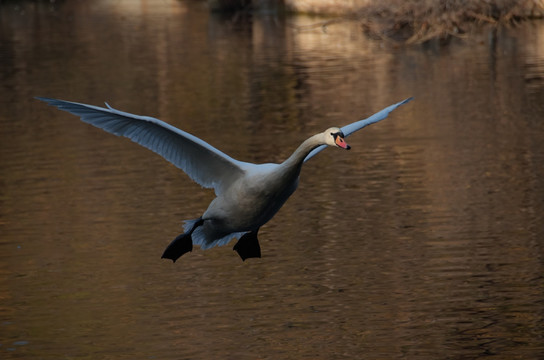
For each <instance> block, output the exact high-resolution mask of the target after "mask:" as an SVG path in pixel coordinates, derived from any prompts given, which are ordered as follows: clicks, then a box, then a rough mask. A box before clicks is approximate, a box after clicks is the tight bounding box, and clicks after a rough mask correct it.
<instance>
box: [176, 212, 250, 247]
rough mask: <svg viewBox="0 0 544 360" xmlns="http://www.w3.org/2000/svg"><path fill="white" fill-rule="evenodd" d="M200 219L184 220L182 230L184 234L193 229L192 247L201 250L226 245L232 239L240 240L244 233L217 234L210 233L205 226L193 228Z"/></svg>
mask: <svg viewBox="0 0 544 360" xmlns="http://www.w3.org/2000/svg"><path fill="white" fill-rule="evenodd" d="M199 220H200V219H193V220H185V222H184V224H183V229H184V230H185V232H187V231H190V230H191V229H193V233H192V236H191V238H192V239H193V245H198V246H200V248H201V249H202V250H206V249H209V248H212V247H214V246H223V245H227V244H228V243H229V242H230V241H231V240H232V239H237V240H238V239H240V237H242V235H244V234H245V233H246V231H242V232H235V233H230V234H226V235H225V234H220V235H219V234H217V233H216V232H214V231H213V230H212V231H210V229H209V228H207V227H206V226H199V227H197V228H194V227H195V224H196V223H197V222H198V221H199Z"/></svg>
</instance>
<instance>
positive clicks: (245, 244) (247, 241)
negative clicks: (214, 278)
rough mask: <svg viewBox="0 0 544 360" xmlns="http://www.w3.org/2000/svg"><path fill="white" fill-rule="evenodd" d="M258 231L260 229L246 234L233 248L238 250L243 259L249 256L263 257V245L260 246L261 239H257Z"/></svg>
mask: <svg viewBox="0 0 544 360" xmlns="http://www.w3.org/2000/svg"><path fill="white" fill-rule="evenodd" d="M258 231H259V229H257V230H256V231H254V232H253V231H251V232H248V233H246V234H244V236H242V237H241V238H240V240H238V242H237V243H236V245H234V248H233V250H236V252H237V253H238V255H240V257H241V258H242V260H243V261H246V259H249V258H260V257H261V247H260V246H259V239H257V232H258Z"/></svg>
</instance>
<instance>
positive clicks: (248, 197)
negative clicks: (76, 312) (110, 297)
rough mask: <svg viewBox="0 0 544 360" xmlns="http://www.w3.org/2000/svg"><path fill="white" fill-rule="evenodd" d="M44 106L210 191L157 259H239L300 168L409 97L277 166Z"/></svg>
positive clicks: (83, 110) (143, 124) (109, 113)
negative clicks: (192, 254)
mask: <svg viewBox="0 0 544 360" xmlns="http://www.w3.org/2000/svg"><path fill="white" fill-rule="evenodd" d="M37 99H39V100H42V101H45V102H46V103H48V104H49V105H53V106H56V107H57V108H59V109H60V110H64V111H67V112H70V113H72V114H74V115H76V116H79V117H80V118H81V120H82V121H84V122H86V123H89V124H91V125H94V126H96V127H98V128H101V129H103V130H105V131H107V132H109V133H112V134H115V135H117V136H124V137H127V138H129V139H131V140H132V141H134V142H136V143H138V144H140V145H142V146H144V147H146V148H148V149H150V150H152V151H154V152H156V153H157V154H159V155H161V156H162V157H164V158H165V159H166V160H168V161H169V162H171V163H172V164H174V165H175V166H176V167H178V168H180V169H181V170H183V171H184V172H185V173H186V174H187V175H188V176H189V177H190V178H191V179H192V180H194V181H195V182H197V183H198V184H200V185H201V186H203V187H205V188H213V189H214V190H215V195H216V197H215V199H213V201H212V202H211V203H210V205H209V206H208V209H207V210H206V211H205V212H204V214H202V216H200V217H199V218H197V219H194V220H187V221H185V224H184V233H183V234H181V235H179V236H178V237H176V238H175V239H174V240H173V241H172V242H171V243H170V245H168V247H167V248H166V250H165V251H164V253H163V255H162V258H166V259H171V260H172V261H174V262H175V261H176V260H177V259H178V258H179V257H180V256H182V255H183V254H185V253H186V252H189V251H192V250H193V245H199V246H200V248H201V249H208V248H211V247H213V246H221V245H225V244H227V243H228V242H229V241H230V240H232V239H233V238H236V239H237V240H238V242H237V243H236V245H234V250H236V252H238V255H239V256H240V257H241V258H242V260H246V259H247V258H252V257H261V249H260V246H259V241H258V239H257V233H258V231H259V228H260V227H261V226H263V225H264V224H266V223H267V222H268V221H269V220H270V219H271V218H272V217H273V216H274V215H275V214H276V213H277V212H278V210H279V209H280V208H281V207H282V205H283V204H284V203H285V201H287V199H288V198H289V196H291V194H293V192H294V191H295V190H296V188H297V185H298V181H299V175H300V170H301V168H302V164H303V163H305V162H306V161H308V160H309V159H310V158H312V157H313V156H314V155H316V154H317V153H318V152H320V151H322V150H323V149H325V148H326V147H327V146H333V147H337V148H341V149H346V150H349V149H350V146H349V145H348V144H347V143H346V141H345V140H344V138H346V137H348V136H349V135H351V134H352V133H354V132H355V131H357V130H360V129H362V128H363V127H365V126H367V125H370V124H373V123H375V122H378V121H380V120H383V119H385V118H386V117H387V116H388V115H389V113H390V112H391V111H393V110H395V109H396V108H397V107H398V106H400V105H402V104H405V103H407V102H408V101H410V100H412V98H408V99H406V100H403V101H401V102H398V103H396V104H393V105H391V106H389V107H387V108H385V109H383V110H381V111H380V112H378V113H376V114H374V115H372V116H371V117H369V118H367V119H364V120H360V121H356V122H354V123H351V124H349V125H346V126H344V127H341V128H337V127H331V128H329V129H327V130H325V131H324V132H322V133H319V134H316V135H314V136H311V137H310V138H308V139H307V140H305V141H304V142H303V143H302V144H301V145H300V146H299V147H298V148H297V149H296V150H295V152H293V154H292V155H291V156H289V158H287V159H286V160H285V161H284V162H282V163H281V164H253V163H248V162H243V161H238V160H236V159H233V158H231V157H230V156H228V155H227V154H225V153H223V152H222V151H220V150H218V149H216V148H214V147H213V146H211V145H209V144H208V143H206V142H205V141H203V140H201V139H199V138H197V137H196V136H194V135H191V134H189V133H187V132H185V131H182V130H180V129H177V128H175V127H174V126H172V125H169V124H167V123H165V122H163V121H161V120H158V119H155V118H152V117H148V116H139V115H134V114H130V113H127V112H123V111H119V110H116V109H114V108H112V107H111V106H109V105H108V104H107V103H106V106H107V108H103V107H98V106H93V105H87V104H81V103H76V102H71V101H64V100H57V99H50V98H43V97H38V98H37Z"/></svg>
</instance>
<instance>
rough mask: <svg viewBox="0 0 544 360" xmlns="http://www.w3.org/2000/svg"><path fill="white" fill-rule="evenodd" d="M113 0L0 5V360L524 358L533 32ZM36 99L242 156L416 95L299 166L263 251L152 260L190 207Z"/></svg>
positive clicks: (535, 97)
mask: <svg viewBox="0 0 544 360" xmlns="http://www.w3.org/2000/svg"><path fill="white" fill-rule="evenodd" d="M128 4H134V2H116V3H115V5H112V4H110V3H109V2H93V3H92V4H87V3H80V2H76V1H66V2H64V3H61V4H52V5H51V4H46V3H33V2H25V3H21V4H13V3H9V4H2V5H0V7H1V10H2V11H0V17H1V18H0V19H1V20H2V21H1V22H0V23H1V24H2V32H0V36H1V38H0V39H1V41H0V49H1V50H2V52H1V53H2V54H3V55H2V57H1V58H0V63H1V64H2V66H1V68H0V69H1V72H0V76H1V77H2V82H1V83H0V91H1V95H2V96H0V98H1V100H0V101H2V107H1V108H0V126H1V131H0V160H1V161H0V166H1V174H2V176H1V178H0V229H1V230H0V231H1V234H2V236H1V238H0V249H1V251H0V258H1V261H0V298H1V302H0V314H1V320H0V357H1V358H5V357H7V358H21V357H38V356H39V357H41V358H44V359H49V358H51V359H53V358H55V359H56V358H59V357H89V358H93V359H95V358H108V357H112V356H115V357H122V356H124V357H127V358H141V357H148V358H161V359H163V358H172V359H174V358H175V359H179V358H197V359H209V358H225V357H226V358H274V359H275V358H293V359H299V358H304V357H307V358H323V359H330V358H361V357H365V358H366V357H367V358H370V359H377V358H388V359H390V358H400V357H409V358H477V357H479V356H485V355H494V357H495V358H501V359H509V358H512V357H514V356H519V357H523V358H538V356H539V354H541V353H542V351H543V350H544V349H543V348H542V344H541V338H542V336H543V334H542V329H543V311H542V306H541V304H542V301H543V300H544V299H543V297H542V291H541V289H542V286H543V279H542V235H543V228H542V225H541V224H542V215H541V214H542V213H544V212H543V202H542V199H543V198H544V197H543V195H544V187H543V182H542V179H543V178H544V177H543V175H544V174H543V170H542V169H543V168H542V166H541V165H542V163H543V153H544V148H543V142H542V139H543V135H544V127H543V125H542V122H541V121H540V119H541V118H542V115H543V113H544V107H543V106H542V102H541V99H542V83H541V81H540V79H541V78H542V77H543V76H542V71H541V70H542V69H541V66H540V65H539V64H541V63H543V62H544V61H543V57H542V55H541V49H540V47H539V44H540V42H541V41H540V34H541V33H542V32H543V31H544V30H543V29H541V27H540V26H539V25H538V23H532V24H529V26H523V27H520V28H519V29H516V30H508V31H507V30H499V31H498V32H496V33H492V32H491V33H489V34H487V33H485V34H482V35H481V36H480V37H477V39H476V40H474V41H472V40H471V41H466V42H462V43H456V42H454V43H452V44H450V45H448V46H440V45H436V44H434V45H433V44H431V45H428V46H422V47H420V48H406V49H404V48H399V49H390V48H387V47H386V46H385V47H384V46H382V45H383V44H380V43H378V42H374V41H370V40H368V39H366V38H365V37H364V36H363V35H361V34H360V32H359V30H358V27H357V26H356V24H349V23H347V24H337V25H334V26H332V27H330V28H329V29H328V31H327V32H326V33H323V32H321V31H320V30H315V31H302V32H301V31H294V30H293V27H292V26H290V24H291V23H295V24H298V25H300V24H304V23H307V22H309V21H313V20H312V19H308V18H304V17H289V18H286V19H284V18H280V17H275V16H266V15H255V16H253V17H251V18H250V19H247V18H232V17H228V16H227V17H220V16H214V15H210V14H208V12H207V11H206V9H205V7H204V6H203V5H202V4H200V3H194V2H184V1H173V2H170V1H166V2H145V1H143V2H138V3H137V4H138V5H139V6H133V7H132V8H131V9H128V10H127V9H126V8H124V6H125V5H128ZM129 10H130V11H129ZM127 11H128V12H127ZM97 24H99V25H100V26H97ZM67 33H70V34H71V36H66V34H67ZM486 35H489V37H486ZM233 49H235V50H233ZM36 95H39V96H51V97H58V98H63V99H67V100H75V101H82V102H86V103H91V104H97V105H98V104H100V103H101V102H102V101H105V100H106V101H108V102H109V103H110V104H111V105H112V106H114V107H117V108H119V109H122V110H126V111H130V112H133V113H139V114H146V115H151V116H156V117H159V118H161V119H163V120H165V121H168V122H170V123H172V124H174V125H175V126H178V127H180V128H183V129H184V130H187V131H189V132H191V133H193V134H195V135H197V136H199V137H201V138H202V139H204V140H206V141H208V142H210V143H212V144H213V145H214V146H216V147H218V148H220V149H222V150H224V151H226V152H227V153H228V154H230V155H232V156H234V157H236V158H238V159H241V160H247V161H256V162H268V161H275V162H277V161H281V160H283V159H284V158H285V157H286V156H288V155H289V154H290V153H291V151H293V149H294V148H296V146H297V145H298V144H299V143H300V142H301V141H303V140H304V139H305V138H307V137H308V136H309V135H311V134H313V133H315V132H318V131H321V130H322V129H324V128H326V127H329V126H331V125H343V124H346V123H348V122H352V121H354V120H357V119H359V118H362V117H365V116H368V115H370V114H372V113H373V112H375V111H377V110H380V109H381V108H383V107H384V106H386V105H389V104H391V103H394V102H396V101H399V100H401V99H403V98H406V97H408V96H415V100H414V101H413V102H412V103H410V104H408V105H406V106H403V107H401V108H399V109H398V110H397V111H395V112H394V113H393V114H391V117H390V118H389V119H388V120H386V121H384V122H381V123H379V124H377V125H374V126H372V127H370V128H368V129H365V131H363V132H361V133H360V134H357V135H354V136H353V137H351V138H350V139H349V140H350V144H351V145H352V146H353V149H352V150H351V151H350V152H349V153H345V152H336V151H334V150H328V151H326V152H324V153H322V154H320V155H319V156H318V157H316V158H314V159H312V160H311V161H310V162H308V163H307V164H306V165H305V168H304V169H303V173H302V179H301V185H300V188H299V190H298V191H297V193H295V195H294V196H293V197H292V199H290V200H289V202H288V203H287V204H286V206H285V207H284V208H283V209H282V210H281V211H280V213H278V215H277V216H276V217H275V218H274V219H273V220H272V221H271V222H270V223H269V224H267V225H266V226H265V227H263V229H262V231H261V235H260V237H261V246H262V250H263V258H262V259H252V260H249V261H246V262H241V261H240V260H239V258H238V257H237V255H236V254H235V253H234V252H233V251H232V249H231V247H230V246H227V247H222V248H214V249H213V250H209V251H199V250H196V251H193V252H192V253H190V254H187V255H185V256H184V257H183V258H181V259H180V261H179V262H177V263H176V264H175V265H172V264H171V263H170V262H166V261H161V259H160V254H161V253H162V251H163V249H164V247H165V246H166V245H167V244H168V243H169V241H170V240H171V239H172V238H173V237H174V236H176V235H177V234H178V233H179V232H180V231H181V220H182V219H187V218H193V217H195V216H197V215H199V214H200V213H201V212H202V211H203V210H204V209H205V208H206V206H207V204H208V202H209V201H210V200H211V199H212V197H213V194H212V193H211V192H209V191H205V190H202V189H200V188H199V187H198V185H195V184H194V183H192V182H191V181H190V180H188V179H187V177H186V176H184V175H183V174H182V173H181V172H179V171H178V170H177V169H176V168H174V167H173V166H171V165H169V164H168V163H166V162H165V161H164V160H162V159H161V158H159V157H158V156H156V155H155V154H153V153H151V152H149V151H147V150H146V149H143V148H140V147H138V146H137V145H134V144H132V143H131V142H130V141H128V140H126V139H119V138H116V137H114V136H111V135H108V134H106V133H104V132H102V131H99V130H97V129H95V128H92V127H90V126H88V125H86V124H83V123H81V122H79V121H78V120H77V119H76V118H75V117H73V116H70V115H68V114H65V113H62V112H59V111H57V110H55V109H52V108H50V107H46V106H44V105H43V104H41V103H38V102H37V101H34V100H33V99H32V97H33V96H36ZM142 355H143V356H142Z"/></svg>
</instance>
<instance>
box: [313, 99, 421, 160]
mask: <svg viewBox="0 0 544 360" xmlns="http://www.w3.org/2000/svg"><path fill="white" fill-rule="evenodd" d="M412 99H413V98H412V97H410V98H408V99H405V100H402V101H401V102H398V103H396V104H393V105H390V106H388V107H386V108H385V109H383V110H381V111H379V112H377V113H375V114H374V115H372V116H370V117H368V118H366V119H364V120H359V121H356V122H354V123H351V124H349V125H346V126H344V127H342V128H340V130H342V132H343V133H344V137H348V136H350V135H351V134H353V133H354V132H356V131H358V130H361V129H362V128H364V127H365V126H368V125H370V124H374V123H376V122H378V121H381V120H383V119H385V118H386V117H387V116H388V115H389V113H390V112H391V111H393V110H395V109H396V108H397V107H399V106H401V105H404V104H406V103H407V102H409V101H411V100H412ZM326 147H327V145H321V146H318V147H317V148H315V149H313V150H312V151H311V152H310V153H309V154H308V155H307V156H306V158H305V159H304V162H306V161H308V160H310V159H311V158H312V157H314V156H315V155H316V154H317V153H319V152H321V151H323V150H325V148H326Z"/></svg>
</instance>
